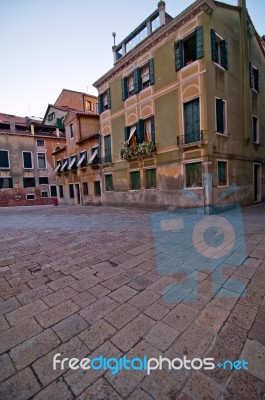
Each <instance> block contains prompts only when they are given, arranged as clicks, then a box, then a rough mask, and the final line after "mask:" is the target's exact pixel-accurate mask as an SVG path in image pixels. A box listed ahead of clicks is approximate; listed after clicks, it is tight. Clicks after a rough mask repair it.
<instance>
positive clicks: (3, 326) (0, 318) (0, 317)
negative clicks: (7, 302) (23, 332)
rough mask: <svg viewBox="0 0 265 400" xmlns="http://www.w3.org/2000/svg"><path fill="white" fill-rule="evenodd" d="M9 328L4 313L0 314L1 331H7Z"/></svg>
mask: <svg viewBox="0 0 265 400" xmlns="http://www.w3.org/2000/svg"><path fill="white" fill-rule="evenodd" d="M8 328H10V325H9V323H8V322H7V320H6V319H5V317H4V315H0V332H2V331H5V330H6V329H8Z"/></svg>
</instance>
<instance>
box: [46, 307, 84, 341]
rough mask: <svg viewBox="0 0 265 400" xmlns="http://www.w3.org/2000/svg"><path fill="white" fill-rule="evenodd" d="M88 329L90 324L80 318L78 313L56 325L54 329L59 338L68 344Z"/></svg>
mask: <svg viewBox="0 0 265 400" xmlns="http://www.w3.org/2000/svg"><path fill="white" fill-rule="evenodd" d="M87 327H88V323H87V322H86V321H85V320H84V319H83V318H82V317H80V315H79V314H78V313H75V314H73V315H70V317H68V318H65V319H63V320H62V321H61V322H59V323H58V324H56V325H54V326H53V327H52V329H53V330H54V332H55V333H56V334H57V335H58V336H59V338H60V339H61V341H62V342H66V341H67V340H69V339H71V338H72V337H73V336H75V335H77V334H78V333H80V332H82V331H83V330H84V329H86V328H87Z"/></svg>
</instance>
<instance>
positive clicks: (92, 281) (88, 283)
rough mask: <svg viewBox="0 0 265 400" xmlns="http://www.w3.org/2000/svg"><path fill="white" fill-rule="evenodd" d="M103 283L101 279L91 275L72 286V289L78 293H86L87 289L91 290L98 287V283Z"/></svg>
mask: <svg viewBox="0 0 265 400" xmlns="http://www.w3.org/2000/svg"><path fill="white" fill-rule="evenodd" d="M99 282H101V279H100V278H98V277H96V276H94V275H91V276H89V277H88V278H85V279H81V280H78V281H76V282H74V283H72V284H71V287H72V288H73V289H74V290H76V291H77V292H84V291H86V290H87V289H90V288H91V287H93V286H96V284H97V283H99Z"/></svg>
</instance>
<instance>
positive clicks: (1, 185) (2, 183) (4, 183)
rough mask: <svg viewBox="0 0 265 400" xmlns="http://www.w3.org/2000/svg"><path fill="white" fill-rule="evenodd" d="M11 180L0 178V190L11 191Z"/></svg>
mask: <svg viewBox="0 0 265 400" xmlns="http://www.w3.org/2000/svg"><path fill="white" fill-rule="evenodd" d="M12 188H13V179H12V178H0V189H12Z"/></svg>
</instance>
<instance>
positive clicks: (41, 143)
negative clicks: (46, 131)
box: [37, 140, 45, 147]
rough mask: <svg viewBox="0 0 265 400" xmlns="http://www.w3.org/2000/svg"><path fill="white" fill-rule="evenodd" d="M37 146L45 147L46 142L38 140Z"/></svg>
mask: <svg viewBox="0 0 265 400" xmlns="http://www.w3.org/2000/svg"><path fill="white" fill-rule="evenodd" d="M37 146H38V147H45V142H44V140H37Z"/></svg>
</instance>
